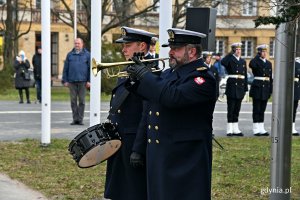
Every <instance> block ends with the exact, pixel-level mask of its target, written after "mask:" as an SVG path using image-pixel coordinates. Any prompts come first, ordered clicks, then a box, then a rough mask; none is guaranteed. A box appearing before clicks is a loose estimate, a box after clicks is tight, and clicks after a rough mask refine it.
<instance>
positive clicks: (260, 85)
mask: <svg viewBox="0 0 300 200" xmlns="http://www.w3.org/2000/svg"><path fill="white" fill-rule="evenodd" d="M256 49H257V55H256V56H255V57H254V58H253V59H252V60H251V61H250V63H249V67H250V68H251V69H252V73H253V75H254V80H253V82H252V84H251V89H250V97H252V100H253V101H252V102H253V110H252V111H253V113H252V118H253V134H254V135H255V136H268V135H269V133H268V132H267V131H266V130H265V128H264V114H265V111H266V107H267V103H268V99H269V98H270V97H271V94H272V88H273V87H272V83H273V79H272V63H271V62H270V61H268V60H267V58H266V57H267V49H268V45H266V44H262V45H259V46H257V47H256Z"/></svg>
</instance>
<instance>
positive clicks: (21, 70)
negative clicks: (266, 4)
mask: <svg viewBox="0 0 300 200" xmlns="http://www.w3.org/2000/svg"><path fill="white" fill-rule="evenodd" d="M41 55H42V48H41V46H38V47H37V52H36V53H35V54H34V56H33V57H32V65H33V73H34V79H35V83H36V93H37V100H38V101H39V102H40V103H41V74H42V71H41V66H42V63H41V61H42V58H41ZM13 66H14V70H15V88H16V89H17V90H18V92H19V103H21V104H22V103H24V98H23V90H25V95H26V100H27V103H28V104H30V103H31V101H30V93H29V87H30V84H31V83H30V74H29V68H30V62H29V60H28V58H27V57H26V55H25V52H24V51H23V50H21V51H20V52H19V54H18V55H17V56H16V59H15V61H14V63H13Z"/></svg>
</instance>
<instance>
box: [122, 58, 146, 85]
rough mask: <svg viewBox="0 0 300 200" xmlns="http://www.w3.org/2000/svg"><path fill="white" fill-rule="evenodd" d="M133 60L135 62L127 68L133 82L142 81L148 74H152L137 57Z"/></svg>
mask: <svg viewBox="0 0 300 200" xmlns="http://www.w3.org/2000/svg"><path fill="white" fill-rule="evenodd" d="M131 60H132V61H133V62H135V64H133V65H131V66H129V67H128V68H127V72H128V73H129V77H130V79H131V80H141V79H143V77H144V76H145V74H146V73H147V72H151V69H149V68H148V67H147V66H146V65H144V64H143V63H142V62H141V61H140V60H139V59H138V57H137V56H133V57H132V58H131Z"/></svg>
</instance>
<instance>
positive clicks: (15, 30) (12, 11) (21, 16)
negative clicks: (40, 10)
mask: <svg viewBox="0 0 300 200" xmlns="http://www.w3.org/2000/svg"><path fill="white" fill-rule="evenodd" d="M4 13H6V16H5V15H4ZM27 15H29V16H30V19H29V20H27V21H29V23H28V26H27V28H26V29H25V30H22V31H21V25H24V21H25V18H27V17H28V16H27ZM1 23H2V28H0V31H1V32H3V33H4V48H3V59H4V68H5V67H7V66H12V62H13V60H14V57H15V56H16V54H17V52H18V39H19V38H20V37H22V36H23V35H26V34H27V33H28V32H29V31H30V29H31V25H32V0H26V1H20V2H19V0H14V1H13V0H7V1H6V4H4V5H3V7H2V16H1Z"/></svg>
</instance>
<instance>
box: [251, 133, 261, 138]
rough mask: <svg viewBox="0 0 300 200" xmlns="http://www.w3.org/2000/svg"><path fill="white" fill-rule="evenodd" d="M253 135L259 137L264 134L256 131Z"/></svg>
mask: <svg viewBox="0 0 300 200" xmlns="http://www.w3.org/2000/svg"><path fill="white" fill-rule="evenodd" d="M253 135H254V136H257V137H259V136H262V135H261V134H260V133H254V134H253Z"/></svg>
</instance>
